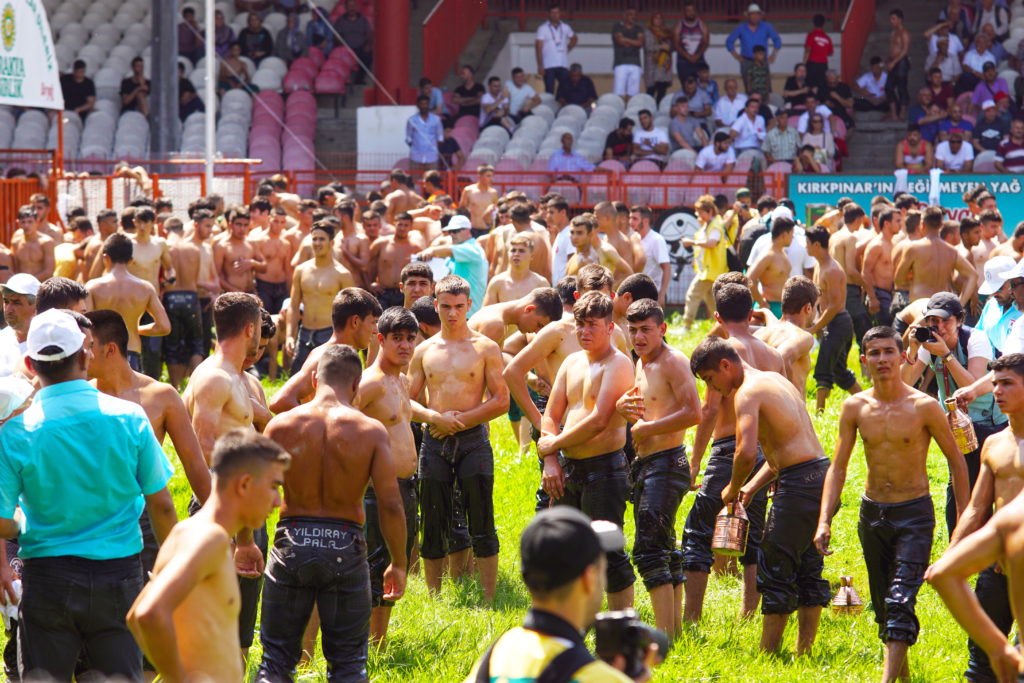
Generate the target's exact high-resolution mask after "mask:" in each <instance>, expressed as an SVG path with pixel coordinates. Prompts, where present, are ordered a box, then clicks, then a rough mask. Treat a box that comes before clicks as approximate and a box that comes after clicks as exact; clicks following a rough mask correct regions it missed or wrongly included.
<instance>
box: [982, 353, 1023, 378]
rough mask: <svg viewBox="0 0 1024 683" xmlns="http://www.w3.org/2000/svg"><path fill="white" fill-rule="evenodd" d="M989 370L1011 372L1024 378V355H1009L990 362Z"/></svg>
mask: <svg viewBox="0 0 1024 683" xmlns="http://www.w3.org/2000/svg"><path fill="white" fill-rule="evenodd" d="M988 369H989V370H990V371H992V372H995V371H996V370H1010V371H1011V372H1015V373H1017V375H1019V376H1020V377H1024V353H1008V354H1006V355H1005V356H1000V357H999V358H996V359H995V360H991V361H989V362H988Z"/></svg>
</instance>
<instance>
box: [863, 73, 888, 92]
mask: <svg viewBox="0 0 1024 683" xmlns="http://www.w3.org/2000/svg"><path fill="white" fill-rule="evenodd" d="M888 80H889V74H887V73H886V72H884V71H883V72H882V74H881V78H879V79H878V80H875V74H873V73H871V72H870V71H868V72H867V73H866V74H862V75H861V77H860V78H858V79H857V85H859V86H860V87H861V88H864V89H865V90H867V91H868V92H869V93H871V96H872V97H885V82H886V81H888Z"/></svg>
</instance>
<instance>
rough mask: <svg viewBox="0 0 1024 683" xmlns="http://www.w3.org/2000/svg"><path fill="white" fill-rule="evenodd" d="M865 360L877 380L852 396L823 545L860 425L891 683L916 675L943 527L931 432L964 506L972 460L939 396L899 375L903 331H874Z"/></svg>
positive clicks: (818, 539)
mask: <svg viewBox="0 0 1024 683" xmlns="http://www.w3.org/2000/svg"><path fill="white" fill-rule="evenodd" d="M862 357H863V362H864V365H865V367H866V368H867V371H868V375H869V376H870V378H871V384H872V387H871V388H870V389H867V390H865V391H862V392H861V393H859V394H856V395H854V396H851V397H849V398H848V399H846V400H845V401H844V402H843V407H842V411H841V413H840V416H839V438H838V440H837V441H836V450H835V455H834V456H833V457H834V459H833V461H832V464H831V465H830V466H829V470H828V474H827V475H826V476H825V490H824V494H823V495H822V499H821V510H820V512H819V516H818V530H817V532H816V534H815V537H814V542H815V545H817V547H818V551H819V552H820V553H821V554H822V555H830V554H832V551H830V550H829V549H828V546H829V541H830V539H831V536H832V529H831V522H832V516H833V515H834V514H835V512H836V510H837V509H838V506H839V499H840V496H841V494H842V491H843V484H844V483H845V482H846V472H847V466H848V464H849V462H850V456H851V454H852V453H853V448H854V446H855V445H856V442H857V433H858V432H859V433H860V435H861V439H862V440H863V441H864V457H865V459H866V461H867V469H868V476H867V483H866V486H865V491H864V496H863V498H862V499H861V504H860V520H859V522H858V527H857V532H858V535H859V536H860V542H861V547H862V549H863V552H864V562H865V564H866V565H867V569H868V582H869V584H870V587H871V604H872V605H874V612H875V622H876V623H877V624H878V636H879V638H881V639H882V642H883V643H885V659H884V661H883V664H882V683H889V682H890V681H896V680H910V665H909V662H908V660H907V650H908V649H909V648H910V646H911V645H913V644H914V643H915V642H916V641H917V634H918V629H919V624H918V620H917V615H916V614H915V613H914V605H915V603H916V601H917V592H918V590H919V589H920V588H921V584H922V583H923V582H924V572H925V569H926V568H927V566H928V560H929V558H930V557H931V549H932V536H933V532H934V530H935V507H934V505H933V504H932V499H931V496H930V495H929V493H928V490H929V482H928V467H927V464H928V447H929V445H930V444H931V442H932V439H934V440H935V442H936V443H937V444H938V445H939V447H940V448H941V449H942V453H943V455H945V457H946V462H947V463H948V466H949V472H950V476H951V477H952V479H953V488H954V490H955V491H956V497H957V509H959V510H963V508H964V506H965V505H966V503H967V497H968V483H967V465H966V464H965V463H964V456H963V455H962V454H961V453H960V449H959V448H958V447H957V445H956V440H955V439H954V438H953V434H952V432H951V431H950V429H949V423H948V422H947V421H946V414H945V412H944V411H943V409H942V407H941V406H940V405H939V403H938V401H936V400H935V399H933V398H932V397H931V396H928V395H927V394H924V393H922V392H920V391H917V390H916V389H914V388H913V387H910V386H908V385H906V384H904V382H903V379H902V378H901V377H900V366H901V365H902V364H903V360H904V357H903V342H902V340H901V339H900V337H899V335H898V334H896V332H895V331H894V330H893V329H892V328H890V327H874V328H872V329H870V330H868V332H867V333H866V334H865V335H864V340H863V353H862Z"/></svg>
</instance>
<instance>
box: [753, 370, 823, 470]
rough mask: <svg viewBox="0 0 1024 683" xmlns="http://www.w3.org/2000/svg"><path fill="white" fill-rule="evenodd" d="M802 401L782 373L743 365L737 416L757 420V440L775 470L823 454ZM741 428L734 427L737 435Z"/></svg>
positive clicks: (801, 396) (800, 396) (821, 456)
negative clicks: (743, 371) (743, 370)
mask: <svg viewBox="0 0 1024 683" xmlns="http://www.w3.org/2000/svg"><path fill="white" fill-rule="evenodd" d="M805 400H806V399H805V398H804V396H803V395H802V394H801V393H800V392H799V391H797V390H796V387H794V386H793V385H792V384H791V383H790V382H789V381H788V380H786V378H785V377H783V376H782V375H780V374H778V373H775V372H761V371H759V370H755V369H753V368H749V367H748V368H745V374H744V379H743V384H741V385H740V387H739V389H737V390H736V391H735V400H734V404H735V406H736V413H737V415H740V416H741V421H743V422H746V421H747V420H756V421H757V442H758V443H759V444H760V445H761V448H762V449H763V450H764V455H765V459H766V460H767V461H768V464H769V465H770V466H771V468H772V469H773V470H775V471H776V472H778V471H779V470H782V469H784V468H786V467H791V466H793V465H798V464H800V463H802V462H807V461H809V460H815V459H817V458H823V457H825V452H824V451H823V450H822V449H821V444H820V443H819V442H818V437H817V435H816V434H815V433H814V425H813V424H812V423H811V416H810V415H809V414H808V412H807V406H806V403H805ZM742 427H743V425H741V428H740V429H739V430H737V431H738V432H739V434H740V435H742V434H743V433H744V430H743V428H742ZM741 438H742V436H741ZM740 447H741V445H738V446H737V448H740Z"/></svg>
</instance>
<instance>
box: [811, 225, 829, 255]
mask: <svg viewBox="0 0 1024 683" xmlns="http://www.w3.org/2000/svg"><path fill="white" fill-rule="evenodd" d="M828 238H829V233H828V229H827V228H825V227H822V226H820V225H818V226H814V227H810V228H807V242H808V244H810V243H811V242H814V243H815V244H817V245H819V246H821V248H822V249H828Z"/></svg>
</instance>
